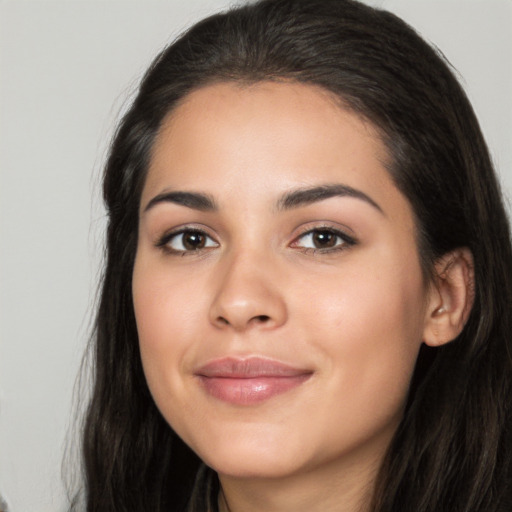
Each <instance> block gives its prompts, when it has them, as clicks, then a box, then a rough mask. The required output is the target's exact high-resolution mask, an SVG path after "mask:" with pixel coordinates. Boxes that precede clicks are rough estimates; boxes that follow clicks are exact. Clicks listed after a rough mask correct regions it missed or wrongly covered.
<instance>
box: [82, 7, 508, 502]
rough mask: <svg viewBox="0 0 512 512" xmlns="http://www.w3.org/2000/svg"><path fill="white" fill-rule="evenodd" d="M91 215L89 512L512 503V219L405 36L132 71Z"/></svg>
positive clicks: (281, 25) (265, 13)
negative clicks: (138, 76) (98, 219)
mask: <svg viewBox="0 0 512 512" xmlns="http://www.w3.org/2000/svg"><path fill="white" fill-rule="evenodd" d="M104 198H105V202H106V205H107V209H108V214H109V225H108V234H107V262H106V269H105V275H104V281H103V291H102V297H101V303H100V307H99V312H98V317H97V326H96V337H95V343H96V345H95V357H96V362H95V371H96V375H95V386H94V391H93V397H92V400H91V404H90V407H89V411H88V415H87V420H86V426H85V433H84V448H83V450H84V451H83V453H84V461H85V475H86V500H87V509H88V510H91V511H92V510H95V511H96V510H133V511H135V510H138V511H145V510H154V511H158V510H199V511H203V510H217V509H218V510H230V511H237V510H267V511H269V510H276V511H277V510H297V511H298V510H322V511H325V510H337V511H370V510H371V511H406V510H407V511H409V510H414V511H425V512H426V511H432V512H433V511H445V510H446V511H448V510H449V511H451V512H453V511H466V512H468V511H472V512H476V511H505V510H510V507H511V504H512V501H511V489H510V482H511V476H512V475H511V468H510V465H511V463H510V426H511V423H510V420H511V412H510V397H511V366H512V362H511V346H510V341H509V337H508V333H509V331H510V326H509V322H510V311H509V309H510V304H511V301H512V297H511V294H512V291H511V278H510V276H511V275H512V268H511V262H512V258H511V251H510V240H509V230H508V223H507V219H506V215H505V211H504V208H503V203H502V200H501V196H500V192H499V187H498V184H497V181H496V177H495V175H494V172H493V169H492V165H491V162H490V158H489V154H488V151H487V148H486V145H485V142H484V140H483V138H482V135H481V132H480V129H479V127H478V123H477V121H476V118H475V116H474V113H473V111H472V109H471V106H470V105H469V103H468V100H467V98H466V97H465V95H464V93H463V91H462V89H461V87H460V85H459V84H458V83H457V81H456V80H455V78H454V77H453V74H452V73H451V71H450V69H449V68H448V66H447V65H446V63H444V62H443V60H442V58H440V56H439V55H438V54H437V53H436V52H435V51H434V50H433V49H432V48H430V47H429V46H428V45H427V44H426V43H425V42H424V41H422V40H421V39H420V38H419V37H418V36H417V34H415V33H414V31H413V30H412V29H411V28H409V27H408V26H407V25H405V24H404V23H403V22H402V21H401V20H399V19H398V18H396V17H395V16H393V15H391V14H389V13H387V12H385V11H379V10H376V9H372V8H370V7H367V6H364V5H362V4H360V3H358V2H354V1H350V0H319V1H309V0H308V1H306V0H267V1H263V2H258V3H256V4H252V5H249V6H245V7H240V8H237V9H234V10H232V11H230V12H228V13H226V14H221V15H217V16H213V17H211V18H209V19H207V20H204V21H203V22H201V23H199V24H198V25H196V26H195V27H193V28H192V29H190V30H189V31H188V32H187V33H185V34H184V35H183V36H182V37H181V38H180V39H179V40H178V41H176V42H175V43H174V44H172V45H171V46H170V47H169V48H167V49H166V50H164V51H163V52H162V53H161V55H159V56H158V58H157V59H156V60H155V62H154V63H153V64H152V66H151V68H150V69H149V70H148V72H147V74H146V76H145V77H144V79H143V81H142V84H141V86H140V90H139V93H138V95H137V97H136V99H135V101H134V103H133V105H132V107H131V108H130V110H129V111H128V113H127V114H126V116H125V118H124V119H123V121H122V123H121V125H120V127H119V129H118V131H117V133H116V135H115V138H114V141H113V144H112V148H111V153H110V157H109V160H108V163H107V167H106V171H105V180H104Z"/></svg>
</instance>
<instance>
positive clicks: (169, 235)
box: [154, 224, 220, 256]
mask: <svg viewBox="0 0 512 512" xmlns="http://www.w3.org/2000/svg"><path fill="white" fill-rule="evenodd" d="M184 233H199V234H201V235H203V236H205V237H207V238H209V239H210V240H212V241H213V242H214V243H215V247H219V246H220V243H219V242H218V241H217V240H216V238H215V237H214V236H213V235H212V234H211V233H210V230H209V229H208V228H207V227H206V226H203V225H200V224H199V225H198V224H183V225H181V226H176V227H174V228H172V229H169V230H167V231H165V232H164V233H163V234H162V235H161V236H159V237H158V238H157V240H156V241H155V243H154V245H155V247H157V248H159V249H162V250H164V251H166V252H168V253H170V254H178V255H182V256H184V255H187V254H193V253H199V252H202V251H204V250H209V249H212V248H215V247H212V246H208V247H203V248H199V249H195V250H194V249H191V250H179V249H173V248H172V247H170V246H169V245H168V244H169V243H170V242H171V240H173V239H174V238H175V237H178V236H179V235H182V234H184Z"/></svg>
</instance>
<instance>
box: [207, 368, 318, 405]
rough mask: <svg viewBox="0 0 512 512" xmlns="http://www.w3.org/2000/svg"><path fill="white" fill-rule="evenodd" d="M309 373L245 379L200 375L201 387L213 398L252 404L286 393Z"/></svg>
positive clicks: (237, 403) (300, 382) (305, 378)
mask: <svg viewBox="0 0 512 512" xmlns="http://www.w3.org/2000/svg"><path fill="white" fill-rule="evenodd" d="M309 377H311V374H303V375H294V376H288V377H282V376H279V377H268V376H264V377H251V378H247V379H241V378H229V377H204V376H200V379H201V383H202V385H203V388H204V389H205V390H206V391H207V393H209V394H210V395H212V396H213V397H215V398H218V399H219V400H222V401H224V402H228V403H230V404H234V405H253V404H258V403H261V402H264V401H265V400H268V399H269V398H272V397H273V396H276V395H280V394H282V393H286V392H287V391H290V390H292V389H294V388H296V387H297V386H300V385H301V384H302V383H303V382H305V381H306V380H308V379H309Z"/></svg>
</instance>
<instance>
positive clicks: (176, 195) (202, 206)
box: [144, 191, 218, 212]
mask: <svg viewBox="0 0 512 512" xmlns="http://www.w3.org/2000/svg"><path fill="white" fill-rule="evenodd" d="M161 203H174V204H179V205H180V206H186V207H187V208H192V209H194V210H200V211H203V212H211V211H216V210H218V207H217V205H216V203H215V200H214V199H213V197H211V196H209V195H208V194H201V193H198V192H181V191H174V192H164V193H162V194H158V195H157V196H155V197H153V199H151V201H149V203H148V204H147V205H146V207H145V208H144V212H147V211H148V210H150V209H151V208H153V207H155V206H156V205H157V204H161Z"/></svg>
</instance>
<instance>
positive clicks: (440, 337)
mask: <svg viewBox="0 0 512 512" xmlns="http://www.w3.org/2000/svg"><path fill="white" fill-rule="evenodd" d="M435 273H436V274H435V277H434V282H433V283H432V285H431V290H430V293H429V297H428V304H427V308H426V312H425V329H424V332H423V341H424V342H425V343H426V344H427V345H430V346H432V347H436V346H441V345H444V344H446V343H448V342H450V341H452V340H454V339H455V338H456V337H457V336H458V335H459V334H460V333H461V331H462V329H463V328H464V325H465V324H466V322H467V319H468V317H469V313H470V311H471V307H472V306H473V301H474V297H475V286H474V265H473V255H472V254H471V251H470V250H469V249H467V248H466V247H463V248H459V249H455V250H454V251H451V252H449V253H447V254H445V255H444V256H442V257H441V258H439V260H438V261H437V262H436V264H435Z"/></svg>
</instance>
